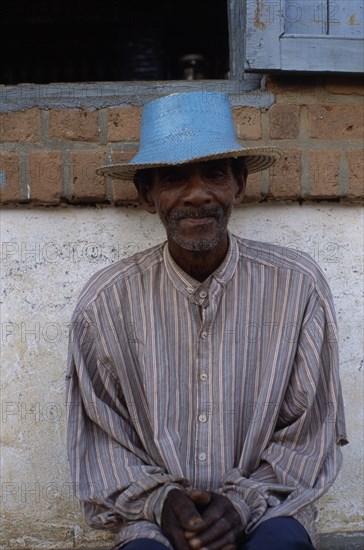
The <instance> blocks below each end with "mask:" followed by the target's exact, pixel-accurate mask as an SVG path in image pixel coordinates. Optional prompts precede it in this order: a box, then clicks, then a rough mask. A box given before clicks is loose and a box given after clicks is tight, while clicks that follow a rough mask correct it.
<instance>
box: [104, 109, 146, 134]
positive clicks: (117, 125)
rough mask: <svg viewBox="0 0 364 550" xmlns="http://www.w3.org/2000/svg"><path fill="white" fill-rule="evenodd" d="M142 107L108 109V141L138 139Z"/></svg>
mask: <svg viewBox="0 0 364 550" xmlns="http://www.w3.org/2000/svg"><path fill="white" fill-rule="evenodd" d="M140 115H141V110H140V107H120V108H119V107H118V108H114V109H109V110H108V116H109V122H108V133H107V137H108V141H138V140H139V135H140V134H139V130H140Z"/></svg>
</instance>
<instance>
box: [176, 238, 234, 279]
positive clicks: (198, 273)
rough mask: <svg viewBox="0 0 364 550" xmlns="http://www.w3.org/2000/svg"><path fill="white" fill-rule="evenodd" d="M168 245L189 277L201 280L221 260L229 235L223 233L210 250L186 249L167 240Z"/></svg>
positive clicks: (211, 271) (223, 256) (227, 246)
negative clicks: (218, 241) (221, 237)
mask: <svg viewBox="0 0 364 550" xmlns="http://www.w3.org/2000/svg"><path fill="white" fill-rule="evenodd" d="M168 247H169V251H170V253H171V256H172V258H173V259H174V261H175V262H176V264H178V265H179V267H180V268H181V269H183V271H184V272H185V273H187V274H188V275H189V276H190V277H193V279H196V281H200V282H202V281H204V280H205V279H207V278H208V277H209V276H210V275H211V273H213V272H214V271H215V270H216V269H217V268H218V267H219V265H221V263H222V262H223V260H224V258H225V256H226V253H227V251H228V248H229V237H228V235H227V234H226V235H224V237H223V239H222V240H221V241H220V243H219V244H218V245H217V246H216V247H214V248H212V249H210V250H202V251H201V250H198V251H194V250H186V249H183V248H181V247H179V246H178V245H176V244H175V243H174V242H169V243H168Z"/></svg>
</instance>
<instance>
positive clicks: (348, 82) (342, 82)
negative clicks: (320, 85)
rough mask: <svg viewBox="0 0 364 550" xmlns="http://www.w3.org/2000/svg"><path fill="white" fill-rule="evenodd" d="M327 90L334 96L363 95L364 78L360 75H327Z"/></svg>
mask: <svg viewBox="0 0 364 550" xmlns="http://www.w3.org/2000/svg"><path fill="white" fill-rule="evenodd" d="M325 90H327V91H328V92H330V93H332V94H341V95H359V96H362V95H363V78H362V77H361V76H359V75H348V74H346V75H345V76H343V75H335V76H334V77H333V76H331V75H326V83H325Z"/></svg>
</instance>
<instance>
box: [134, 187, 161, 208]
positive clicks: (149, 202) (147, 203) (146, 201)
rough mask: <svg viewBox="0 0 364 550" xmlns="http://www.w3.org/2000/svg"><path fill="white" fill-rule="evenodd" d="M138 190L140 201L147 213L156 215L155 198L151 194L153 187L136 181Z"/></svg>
mask: <svg viewBox="0 0 364 550" xmlns="http://www.w3.org/2000/svg"><path fill="white" fill-rule="evenodd" d="M134 185H135V187H136V190H137V191H138V198H139V201H140V203H141V205H142V207H143V208H144V210H146V211H147V212H149V213H150V214H155V213H156V212H157V209H156V207H155V204H154V200H153V196H152V193H151V186H149V185H145V184H143V183H142V182H141V181H138V180H137V181H134Z"/></svg>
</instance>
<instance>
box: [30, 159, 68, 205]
mask: <svg viewBox="0 0 364 550" xmlns="http://www.w3.org/2000/svg"><path fill="white" fill-rule="evenodd" d="M27 181H28V182H29V183H30V199H31V201H32V202H35V203H42V204H59V203H60V200H61V188H62V157H61V154H60V153H58V152H56V151H37V152H34V153H31V154H30V155H29V160H28V174H27Z"/></svg>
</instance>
